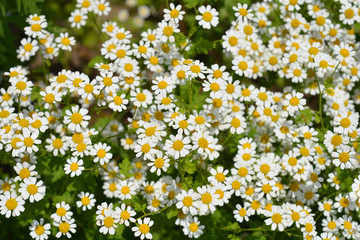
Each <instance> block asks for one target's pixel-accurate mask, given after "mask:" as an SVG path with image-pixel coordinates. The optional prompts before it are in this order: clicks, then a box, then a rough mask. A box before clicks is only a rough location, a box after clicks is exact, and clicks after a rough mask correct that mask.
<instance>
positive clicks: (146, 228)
mask: <svg viewBox="0 0 360 240" xmlns="http://www.w3.org/2000/svg"><path fill="white" fill-rule="evenodd" d="M137 223H138V224H139V226H138V227H132V228H131V230H132V231H133V232H134V236H135V237H140V239H141V240H142V239H144V238H146V239H152V237H153V236H152V234H151V233H150V227H151V226H152V225H154V221H153V220H151V219H150V218H148V217H145V218H144V220H142V219H141V218H139V219H138V220H137Z"/></svg>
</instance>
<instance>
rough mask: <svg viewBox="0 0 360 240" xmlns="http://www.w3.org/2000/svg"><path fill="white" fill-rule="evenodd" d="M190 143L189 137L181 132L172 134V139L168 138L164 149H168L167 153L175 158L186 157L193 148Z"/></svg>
mask: <svg viewBox="0 0 360 240" xmlns="http://www.w3.org/2000/svg"><path fill="white" fill-rule="evenodd" d="M189 143H190V138H189V137H183V136H182V135H179V134H177V135H176V136H174V135H170V139H167V140H166V142H165V146H164V151H166V154H167V155H170V156H173V158H174V159H178V158H180V157H185V156H186V155H188V154H189V150H190V149H191V145H190V144H189Z"/></svg>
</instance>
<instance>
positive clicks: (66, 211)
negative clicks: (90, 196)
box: [51, 201, 73, 222]
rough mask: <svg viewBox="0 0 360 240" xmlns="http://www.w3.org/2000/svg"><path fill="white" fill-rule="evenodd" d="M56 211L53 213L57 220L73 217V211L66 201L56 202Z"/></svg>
mask: <svg viewBox="0 0 360 240" xmlns="http://www.w3.org/2000/svg"><path fill="white" fill-rule="evenodd" d="M55 207H56V212H55V213H53V214H51V218H52V219H54V221H55V222H60V221H66V220H69V219H71V217H72V215H73V213H72V212H71V211H70V205H69V204H67V203H65V202H64V201H62V202H60V203H56V206H55Z"/></svg>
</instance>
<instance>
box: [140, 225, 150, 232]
mask: <svg viewBox="0 0 360 240" xmlns="http://www.w3.org/2000/svg"><path fill="white" fill-rule="evenodd" d="M139 231H140V232H141V233H142V234H147V233H148V232H149V231H150V227H149V225H147V224H145V223H143V224H141V225H140V226H139Z"/></svg>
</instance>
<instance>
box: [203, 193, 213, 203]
mask: <svg viewBox="0 0 360 240" xmlns="http://www.w3.org/2000/svg"><path fill="white" fill-rule="evenodd" d="M201 201H202V202H203V203H204V204H209V203H211V201H212V196H211V194H210V193H204V194H203V195H201Z"/></svg>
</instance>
